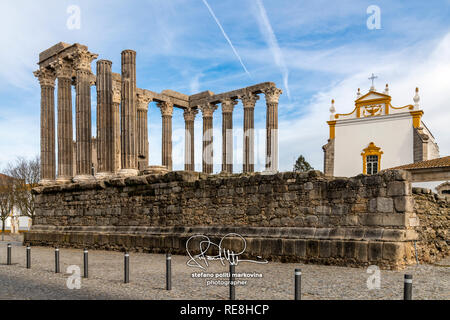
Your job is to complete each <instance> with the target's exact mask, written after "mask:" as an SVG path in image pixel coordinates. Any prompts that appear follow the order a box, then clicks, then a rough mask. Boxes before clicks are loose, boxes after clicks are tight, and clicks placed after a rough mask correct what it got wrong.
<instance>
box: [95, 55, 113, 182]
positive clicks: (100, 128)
mask: <svg viewBox="0 0 450 320" xmlns="http://www.w3.org/2000/svg"><path fill="white" fill-rule="evenodd" d="M111 66H112V62H111V61H107V60H99V61H97V159H98V172H99V173H112V172H113V171H114V167H113V164H114V153H113V152H114V140H113V138H114V131H113V130H114V128H113V121H114V119H113V117H114V114H113V111H114V110H113V108H114V106H113V84H112V70H111Z"/></svg>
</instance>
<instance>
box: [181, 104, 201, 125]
mask: <svg viewBox="0 0 450 320" xmlns="http://www.w3.org/2000/svg"><path fill="white" fill-rule="evenodd" d="M197 114H198V110H197V109H193V108H191V107H189V108H186V109H184V113H183V116H184V121H186V122H187V121H194V120H195V116H196V115H197Z"/></svg>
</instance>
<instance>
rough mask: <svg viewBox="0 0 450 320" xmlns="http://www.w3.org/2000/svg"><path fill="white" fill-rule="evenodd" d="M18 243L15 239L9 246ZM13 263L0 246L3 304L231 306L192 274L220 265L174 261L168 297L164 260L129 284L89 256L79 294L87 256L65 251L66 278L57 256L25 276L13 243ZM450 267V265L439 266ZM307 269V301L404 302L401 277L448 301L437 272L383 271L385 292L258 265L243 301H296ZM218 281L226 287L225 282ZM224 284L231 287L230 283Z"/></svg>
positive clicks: (329, 272) (332, 274)
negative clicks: (218, 302) (75, 278)
mask: <svg viewBox="0 0 450 320" xmlns="http://www.w3.org/2000/svg"><path fill="white" fill-rule="evenodd" d="M9 240H12V239H9ZM13 244H14V246H13V248H12V252H13V255H12V263H13V265H11V266H7V265H6V242H0V299H151V300H158V299H164V300H165V299H192V300H204V299H214V300H215V299H227V298H228V287H227V286H220V285H206V284H207V283H206V282H207V281H208V280H207V279H200V278H193V277H192V274H193V273H200V272H203V273H209V274H211V273H217V274H220V273H224V272H228V267H227V266H222V265H221V264H220V262H218V261H214V262H212V263H211V264H210V266H209V268H208V269H207V270H204V271H203V270H201V269H198V268H192V267H189V266H187V265H186V262H187V261H188V258H187V257H185V256H173V257H172V277H173V285H172V287H173V290H172V291H166V290H165V255H162V254H146V253H130V283H128V284H124V283H123V277H124V275H123V261H124V258H123V253H121V252H109V251H94V250H90V251H89V279H82V280H81V281H82V284H81V289H79V290H77V289H73V290H71V289H68V288H67V286H66V282H67V279H68V278H69V276H70V274H68V273H66V271H67V267H68V266H70V265H78V266H79V267H80V268H81V273H83V269H82V266H83V251H82V250H78V249H77V250H75V249H61V251H60V259H61V273H59V274H55V273H54V249H53V248H44V247H33V248H32V253H31V255H32V266H31V270H28V269H26V264H25V247H23V246H22V245H21V244H20V243H19V242H15V243H13ZM439 264H442V265H449V264H450V257H448V258H447V259H445V260H442V261H441V262H439ZM295 268H301V269H302V274H303V275H302V299H305V300H306V299H314V300H320V299H390V300H400V299H403V276H404V274H405V273H411V274H413V277H414V280H413V281H414V284H413V286H414V287H413V298H414V299H446V300H449V299H450V268H449V267H444V266H436V265H419V266H410V267H408V268H407V269H406V270H401V271H385V270H381V282H380V289H373V290H368V289H367V279H368V278H369V277H370V276H371V274H369V273H367V269H364V268H360V269H358V268H346V267H334V266H320V265H303V264H295V263H276V262H269V263H268V264H254V263H244V262H241V263H240V264H239V265H238V266H237V267H236V271H237V272H238V273H241V272H246V273H252V274H253V273H260V274H262V278H247V279H244V278H240V279H239V280H241V281H245V280H247V284H246V285H243V286H241V285H239V286H236V298H237V299H249V300H253V299H255V300H257V299H262V300H265V299H292V298H293V287H294V286H293V279H294V278H293V275H294V269H295ZM219 280H220V279H219ZM223 280H227V279H226V278H225V279H223Z"/></svg>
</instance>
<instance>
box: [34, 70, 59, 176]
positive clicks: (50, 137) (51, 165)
mask: <svg viewBox="0 0 450 320" xmlns="http://www.w3.org/2000/svg"><path fill="white" fill-rule="evenodd" d="M34 75H35V76H36V77H37V78H38V79H39V82H40V85H41V181H42V182H48V181H53V180H55V178H56V167H55V157H56V155H55V79H56V75H55V73H54V72H53V71H51V70H48V69H41V70H38V71H36V72H35V73H34Z"/></svg>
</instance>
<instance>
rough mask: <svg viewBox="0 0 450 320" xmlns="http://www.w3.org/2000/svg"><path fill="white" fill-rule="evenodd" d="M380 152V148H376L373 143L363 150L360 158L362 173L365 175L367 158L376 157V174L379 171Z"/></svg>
mask: <svg viewBox="0 0 450 320" xmlns="http://www.w3.org/2000/svg"><path fill="white" fill-rule="evenodd" d="M382 154H383V151H381V148H380V147H377V146H376V145H375V143H373V142H371V143H369V146H368V147H367V148H365V149H364V150H363V152H362V153H361V156H362V158H363V173H364V174H367V156H378V172H380V171H381V155H382Z"/></svg>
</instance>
